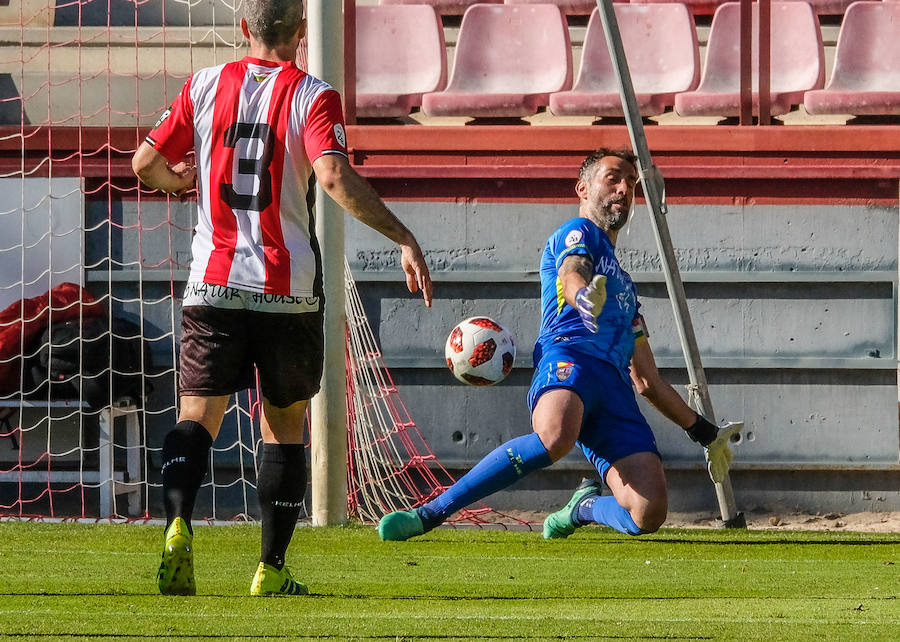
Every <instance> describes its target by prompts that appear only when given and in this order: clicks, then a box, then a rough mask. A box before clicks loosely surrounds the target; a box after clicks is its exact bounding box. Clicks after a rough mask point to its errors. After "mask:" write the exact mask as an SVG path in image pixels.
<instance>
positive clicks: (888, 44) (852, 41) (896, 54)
mask: <svg viewBox="0 0 900 642" xmlns="http://www.w3.org/2000/svg"><path fill="white" fill-rule="evenodd" d="M803 104H804V106H805V107H806V111H808V112H809V113H810V114H853V115H854V116H869V115H872V116H881V115H898V114H900V2H897V1H887V2H854V3H853V4H852V5H850V7H848V8H847V13H846V14H844V21H843V23H842V24H841V31H840V34H839V35H838V43H837V51H836V52H835V57H834V72H833V73H832V75H831V81H830V82H829V83H828V87H826V88H825V89H821V90H818V91H808V92H806V95H805V97H804V99H803Z"/></svg>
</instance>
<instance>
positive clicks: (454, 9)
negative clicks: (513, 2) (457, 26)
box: [379, 0, 503, 16]
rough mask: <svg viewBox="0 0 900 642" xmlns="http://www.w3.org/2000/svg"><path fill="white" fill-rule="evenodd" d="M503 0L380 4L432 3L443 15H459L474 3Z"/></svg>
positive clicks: (388, 0)
mask: <svg viewBox="0 0 900 642" xmlns="http://www.w3.org/2000/svg"><path fill="white" fill-rule="evenodd" d="M502 2H503V0H379V4H430V5H431V6H432V7H434V8H435V9H437V12H438V13H439V14H441V15H442V16H458V15H462V14H463V13H465V11H466V9H468V8H469V7H471V6H472V5H473V4H500V3H502Z"/></svg>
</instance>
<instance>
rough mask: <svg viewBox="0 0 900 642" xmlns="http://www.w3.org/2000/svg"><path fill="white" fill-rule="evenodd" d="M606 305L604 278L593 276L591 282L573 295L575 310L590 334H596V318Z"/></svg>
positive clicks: (598, 275)
mask: <svg viewBox="0 0 900 642" xmlns="http://www.w3.org/2000/svg"><path fill="white" fill-rule="evenodd" d="M604 303H606V277H605V276H603V275H601V274H595V275H594V278H593V279H591V282H590V283H589V284H588V285H586V286H584V287H583V288H581V289H580V290H578V292H577V293H576V294H575V309H576V310H578V314H579V315H581V322H582V323H583V324H584V327H586V328H587V329H588V330H590V331H591V333H596V332H597V330H598V329H599V327H598V326H597V317H599V316H600V313H601V312H602V311H603V304H604Z"/></svg>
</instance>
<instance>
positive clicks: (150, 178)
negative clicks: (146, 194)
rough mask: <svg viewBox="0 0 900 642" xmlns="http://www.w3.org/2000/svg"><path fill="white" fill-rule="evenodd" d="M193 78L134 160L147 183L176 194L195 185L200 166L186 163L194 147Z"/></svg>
mask: <svg viewBox="0 0 900 642" xmlns="http://www.w3.org/2000/svg"><path fill="white" fill-rule="evenodd" d="M192 81H193V77H192V78H190V79H189V80H188V81H187V82H186V83H185V84H184V87H182V88H181V92H179V94H178V96H177V97H176V98H175V100H174V101H173V102H172V105H171V106H170V107H169V108H168V109H166V110H165V111H164V112H163V114H162V116H160V117H159V120H158V121H157V122H156V125H155V126H154V127H153V131H151V132H150V133H149V134H148V135H147V138H146V139H145V140H144V141H143V142H142V143H141V145H140V147H138V149H137V152H135V154H134V157H133V158H132V159H131V169H132V170H133V171H134V173H135V175H136V176H137V177H138V178H139V179H140V180H141V182H142V183H143V184H144V185H147V186H148V187H152V188H153V189H158V190H161V191H163V192H165V193H167V194H173V195H175V196H181V195H183V194H184V193H185V192H186V191H187V190H189V189H191V187H193V185H194V179H195V178H196V176H197V168H196V167H195V166H193V165H189V164H187V163H185V162H184V158H185V155H186V154H187V152H188V151H190V150H191V149H192V148H193V146H194V123H193V113H194V105H193V103H192V102H191V83H192Z"/></svg>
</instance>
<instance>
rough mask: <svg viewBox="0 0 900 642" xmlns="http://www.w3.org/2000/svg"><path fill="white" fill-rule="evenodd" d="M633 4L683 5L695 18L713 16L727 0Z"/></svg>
mask: <svg viewBox="0 0 900 642" xmlns="http://www.w3.org/2000/svg"><path fill="white" fill-rule="evenodd" d="M630 1H631V3H632V4H648V3H649V4H656V3H663V4H683V5H684V6H685V7H687V10H688V11H690V12H691V13H692V14H694V15H695V16H711V15H712V14H713V13H714V12H715V10H716V9H717V8H718V7H719V5H721V4H724V3H725V2H726V0H630Z"/></svg>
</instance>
